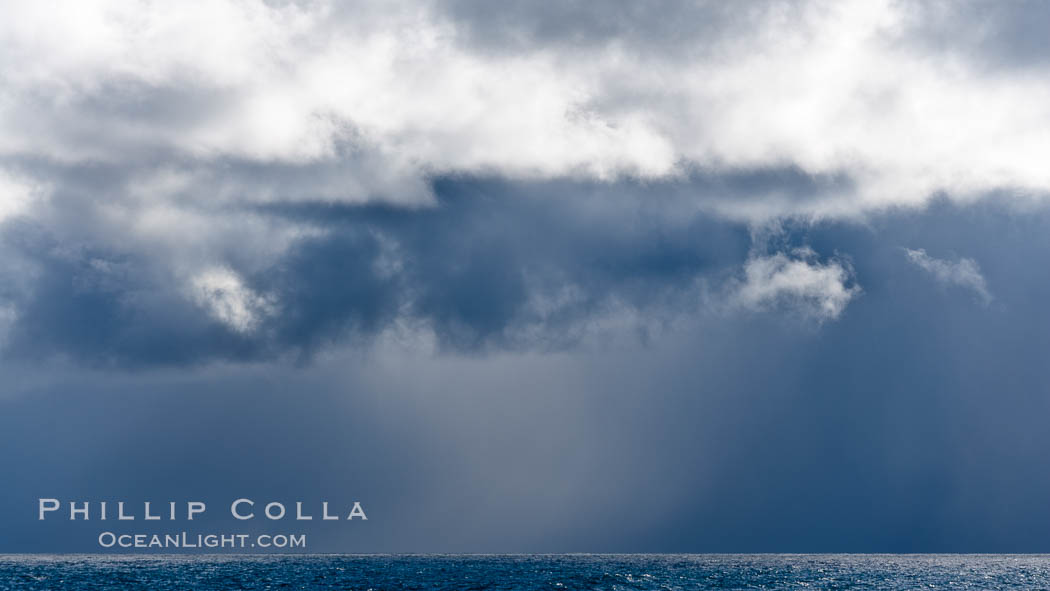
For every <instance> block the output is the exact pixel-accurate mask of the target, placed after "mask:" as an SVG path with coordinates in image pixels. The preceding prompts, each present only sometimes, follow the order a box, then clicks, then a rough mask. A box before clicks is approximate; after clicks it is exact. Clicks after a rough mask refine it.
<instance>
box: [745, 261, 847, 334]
mask: <svg viewBox="0 0 1050 591" xmlns="http://www.w3.org/2000/svg"><path fill="white" fill-rule="evenodd" d="M852 275H853V273H852V269H851V268H850V267H849V266H848V265H846V264H845V263H843V262H841V261H834V260H833V261H829V262H827V263H820V262H819V261H817V260H816V253H815V252H813V251H812V250H811V249H808V248H801V249H795V250H793V251H792V252H790V253H784V252H778V253H776V254H773V255H770V256H752V257H751V258H749V259H748V261H747V263H746V264H745V265H744V278H743V279H742V280H741V281H740V282H739V284H738V285H737V286H736V289H735V291H734V293H733V295H732V301H733V303H734V304H735V305H737V306H740V307H742V308H745V309H749V310H765V309H770V308H774V307H786V308H788V309H791V310H794V311H796V312H798V313H801V314H802V315H803V316H805V317H809V318H814V319H816V320H818V321H821V322H822V321H825V320H834V319H836V318H838V317H839V316H841V315H842V313H843V311H845V309H846V306H847V305H848V304H849V303H850V301H851V300H853V299H854V298H855V297H857V296H858V295H859V294H860V292H861V289H860V286H859V285H857V284H856V283H854V282H853V281H852Z"/></svg>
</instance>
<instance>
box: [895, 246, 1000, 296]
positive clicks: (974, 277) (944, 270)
mask: <svg viewBox="0 0 1050 591" xmlns="http://www.w3.org/2000/svg"><path fill="white" fill-rule="evenodd" d="M904 254H905V256H907V257H908V260H909V261H911V262H912V263H913V264H914V265H915V266H917V267H919V268H920V269H922V270H924V271H926V272H927V273H929V274H931V275H933V277H934V279H936V280H937V281H939V282H941V283H944V284H946V285H957V286H959V287H964V288H967V289H969V290H971V291H973V293H974V295H976V296H977V298H978V300H979V301H980V302H981V303H982V304H984V305H988V304H989V303H991V301H992V299H993V298H992V294H991V292H989V291H988V284H987V282H986V281H985V280H984V276H983V275H981V268H980V267H979V266H978V265H977V261H975V260H973V259H968V258H960V259H959V260H957V261H954V262H953V261H948V260H944V259H935V258H933V257H931V256H930V255H928V254H926V251H925V250H924V249H921V248H919V249H916V250H912V249H910V248H905V249H904Z"/></svg>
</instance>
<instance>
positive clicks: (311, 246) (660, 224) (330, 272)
mask: <svg viewBox="0 0 1050 591" xmlns="http://www.w3.org/2000/svg"><path fill="white" fill-rule="evenodd" d="M92 178H96V179H97V181H92V180H91V179H92ZM92 182H96V183H101V184H97V188H96V189H90V188H86V187H83V186H82V191H87V192H90V191H92V190H96V191H102V192H104V191H105V187H106V186H108V185H107V184H108V183H113V182H115V181H113V180H112V179H110V178H109V177H107V176H106V175H105V174H102V175H97V176H93V177H85V178H84V179H83V183H89V184H90V183H92ZM819 182H821V181H819V179H817V180H814V179H811V178H809V177H806V176H805V175H802V174H800V173H798V172H797V171H792V170H784V171H755V172H753V173H751V174H744V173H740V174H733V175H725V176H722V177H718V178H700V177H697V178H696V179H694V181H693V182H692V183H690V184H687V185H684V186H680V185H678V184H673V183H672V184H669V185H664V186H655V187H653V186H646V185H638V184H632V183H627V184H619V185H617V184H595V183H587V182H570V181H565V182H549V183H509V182H505V181H500V180H495V179H488V180H485V179H451V178H450V179H440V180H437V181H435V183H434V191H435V194H436V196H437V200H438V201H437V204H436V205H435V206H431V207H422V208H417V209H410V208H400V207H391V206H386V205H364V206H348V205H331V204H319V203H302V204H294V203H288V204H281V205H272V206H262V207H257V208H254V210H253V213H252V215H262V216H263V217H268V218H272V219H275V220H282V222H281V223H290V224H305V225H307V226H309V227H312V228H315V229H317V230H318V231H316V232H312V233H308V234H307V235H306V236H304V237H302V238H299V239H297V240H295V241H294V242H292V243H291V245H290V246H289V247H288V248H287V250H286V251H284V252H283V254H282V255H281V256H279V257H278V258H277V259H275V260H272V261H266V263H265V264H264V265H262V266H256V267H254V268H253V267H251V266H250V265H248V264H244V265H239V264H238V259H236V258H232V257H231V261H230V263H229V264H230V265H231V266H233V267H234V269H235V270H237V271H239V272H240V273H241V274H242V275H243V276H244V279H245V283H246V285H247V287H249V288H250V289H252V290H254V291H255V292H256V293H260V294H266V295H268V296H272V298H273V299H274V300H275V301H276V302H277V304H276V305H277V312H276V313H274V314H271V315H267V316H266V317H265V318H263V319H262V320H261V325H260V326H259V327H258V328H257V329H256V330H253V331H250V332H238V331H237V330H235V329H234V328H232V327H230V326H225V325H223V324H222V323H221V322H218V321H217V320H213V319H211V318H210V317H209V316H208V315H207V313H206V311H205V310H204V309H202V308H201V307H200V305H199V302H194V301H193V298H191V297H188V296H187V294H186V286H185V285H183V284H182V283H180V281H181V280H180V279H179V278H178V277H176V276H173V275H171V273H170V269H169V268H167V266H166V264H165V262H164V261H165V258H164V256H165V254H164V253H163V252H156V251H153V252H151V251H148V250H147V251H128V250H122V249H120V248H119V245H112V244H109V245H100V244H96V243H93V242H92V240H96V241H97V240H100V237H99V236H98V235H95V236H94V237H93V235H92V233H91V232H90V231H83V230H82V229H79V228H78V227H77V222H78V221H90V220H91V218H90V215H89V214H90V212H91V211H92V210H90V209H89V210H88V213H85V214H84V215H82V216H76V215H69V212H66V213H64V214H62V216H63V218H62V219H63V220H64V221H63V224H68V225H69V227H68V229H66V230H65V231H64V233H58V232H55V231H54V230H53V229H52V231H50V232H49V231H47V229H44V228H41V227H39V226H37V225H34V224H33V223H32V222H10V223H9V224H8V226H7V230H6V231H5V233H4V240H5V244H6V247H7V249H8V250H9V251H10V253H17V256H19V257H21V258H23V259H25V260H27V261H31V264H32V265H33V266H34V268H36V269H37V272H36V273H34V274H33V275H32V276H31V277H26V278H25V279H24V281H23V283H24V285H23V289H21V290H20V291H19V292H18V294H15V295H14V296H13V297H15V298H16V299H17V301H16V304H17V307H18V308H19V309H20V310H21V312H20V314H19V315H18V319H17V321H16V323H15V325H14V326H13V328H12V330H11V332H10V335H9V339H8V345H7V354H8V355H9V356H15V357H26V356H39V355H44V354H64V355H69V356H71V357H72V358H74V359H83V360H85V361H89V362H92V363H100V362H106V363H118V364H128V365H140V364H141V365H155V364H184V363H189V362H196V361H207V360H210V359H250V358H267V357H270V356H274V355H282V354H285V353H292V354H296V355H310V354H312V353H313V352H316V351H317V350H318V349H320V348H323V347H325V346H328V345H332V344H339V343H350V344H366V343H368V342H369V341H370V339H371V338H372V337H373V336H374V335H375V334H376V333H378V332H380V331H382V330H384V329H386V328H388V327H390V325H391V323H393V322H394V321H396V320H398V319H409V320H412V321H420V322H423V323H425V324H426V325H427V326H428V327H430V328H431V329H433V331H434V333H435V336H436V337H437V339H438V342H439V344H440V345H441V346H443V347H448V348H451V349H453V350H476V349H479V348H485V347H495V348H524V349H534V348H540V349H545V348H555V349H557V348H562V347H565V346H569V345H571V344H572V343H573V342H575V341H577V340H578V339H579V338H580V336H581V331H583V330H584V329H585V328H586V326H587V324H588V323H590V322H593V321H596V320H598V319H600V318H601V317H602V316H603V315H607V314H613V315H615V314H616V313H617V310H616V307H617V306H619V307H622V308H623V309H626V310H635V311H642V312H644V313H645V314H646V315H647V316H648V317H649V319H651V320H653V321H656V322H659V321H661V319H663V320H668V319H670V318H673V317H674V316H676V315H679V314H691V313H695V312H696V311H697V310H698V309H700V307H701V306H702V302H701V301H700V298H701V295H702V294H701V293H700V291H699V286H698V284H697V281H698V280H701V279H704V278H707V279H712V280H717V281H722V280H724V279H726V278H727V277H729V276H731V275H733V273H735V266H737V265H739V264H740V263H741V262H743V261H744V259H745V258H746V257H747V254H748V250H749V247H750V242H749V236H748V232H747V228H746V227H745V226H743V225H740V224H735V223H732V222H727V221H724V220H720V219H719V218H717V217H714V216H712V215H710V214H707V213H704V211H703V210H702V209H699V208H698V207H697V204H696V199H695V197H694V195H693V192H694V191H695V192H696V193H698V194H707V195H717V196H720V197H724V196H725V195H727V194H734V195H738V196H739V197H738V198H741V199H746V198H747V197H746V195H747V194H748V193H749V192H760V191H762V190H764V189H769V188H772V187H774V186H775V187H776V188H777V190H779V191H782V192H788V193H791V192H796V193H803V192H805V191H806V189H807V187H811V186H814V183H819ZM83 183H81V185H83ZM88 186H90V185H88ZM79 202H81V199H80V196H79V195H77V196H74V197H71V205H76V204H77V203H79ZM224 215H229V214H224ZM63 239H65V241H63ZM537 302H540V303H539V304H537ZM544 302H545V303H544Z"/></svg>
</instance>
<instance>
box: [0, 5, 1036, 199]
mask: <svg viewBox="0 0 1050 591" xmlns="http://www.w3.org/2000/svg"><path fill="white" fill-rule="evenodd" d="M741 12H742V13H747V14H748V15H750V16H749V18H751V19H753V21H754V22H753V29H754V30H753V31H749V32H746V33H741V34H739V35H737V36H735V37H732V38H729V39H722V40H721V41H719V42H718V43H717V47H715V48H714V49H712V48H711V47H709V46H710V45H711V44H712V41H711V40H710V39H709V38H708V37H710V36H709V35H708V36H705V35H697V36H696V38H694V39H684V40H683V41H682V43H683V47H682V48H680V51H677V52H674V53H672V52H659V51H645V48H642V47H637V46H633V45H631V44H630V43H622V42H618V40H617V39H611V40H610V41H609V42H607V43H604V44H598V45H596V46H594V47H591V48H587V49H579V48H574V47H571V46H564V45H556V44H552V45H550V46H545V45H542V44H539V45H534V46H523V47H521V48H519V49H518V50H517V51H512V52H495V51H486V50H484V49H479V48H477V47H475V46H472V45H471V44H469V43H466V42H465V41H464V25H463V24H462V23H459V22H457V21H456V20H454V19H451V18H449V17H448V16H447V15H445V14H444V13H443V11H442V8H441V7H440V5H437V4H433V3H430V2H418V3H411V2H407V3H374V4H371V3H360V4H358V5H356V7H355V9H354V12H353V14H340V13H338V11H337V7H336V6H335V5H330V4H329V3H327V2H311V3H304V4H301V5H300V4H296V3H279V4H267V3H262V2H251V1H233V0H229V1H218V2H209V3H207V4H203V5H201V4H193V5H187V4H183V3H140V2H132V1H124V0H95V1H77V2H68V3H62V6H61V7H60V8H54V7H50V6H49V7H44V5H42V4H40V3H37V2H28V1H27V2H14V3H12V4H11V5H9V6H8V7H7V9H6V13H7V14H6V18H5V19H4V20H3V23H0V56H2V57H0V71H2V72H3V74H2V82H3V84H2V88H3V90H2V92H0V127H2V129H3V131H4V133H3V134H2V136H0V157H26V156H35V157H45V158H48V159H52V160H57V161H61V162H85V161H109V162H121V161H125V160H129V159H130V160H132V161H138V160H141V159H142V158H143V155H149V156H151V157H155V155H156V154H158V153H159V154H168V155H169V156H170V158H171V159H184V160H185V159H188V161H190V162H195V163H197V165H202V164H203V165H207V163H208V162H212V161H215V162H216V164H215V166H217V167H220V168H217V169H216V170H218V171H220V172H221V170H222V169H221V160H222V159H229V158H233V159H246V160H249V161H258V162H261V163H284V164H288V165H306V164H311V163H318V162H342V163H345V165H346V166H347V167H348V168H347V173H346V174H344V175H342V176H341V177H338V178H319V179H317V183H315V185H314V186H313V187H307V188H304V189H302V193H303V194H304V196H306V197H311V198H313V197H317V196H321V197H323V198H326V199H332V200H345V201H360V200H365V199H377V198H378V199H385V200H390V201H396V202H402V203H406V202H410V203H420V202H423V201H426V199H427V195H426V187H425V183H423V182H422V179H423V178H425V176H426V175H427V174H429V173H432V172H451V173H456V172H478V173H496V174H500V175H506V176H525V177H544V178H549V177H555V176H564V175H571V176H584V177H589V178H595V179H613V178H617V177H619V176H622V175H636V176H642V177H648V178H668V177H675V176H677V175H681V174H682V173H683V168H682V167H681V164H682V163H683V162H685V163H691V165H699V166H701V167H708V168H711V167H713V168H715V169H719V168H721V169H741V168H749V167H759V168H761V167H770V166H782V165H796V166H798V167H800V168H801V169H802V170H804V171H805V172H807V173H812V174H834V173H841V172H845V173H847V174H849V175H851V176H852V178H853V179H854V181H855V183H856V185H855V190H853V191H844V192H843V194H839V195H833V196H831V197H829V198H828V199H822V200H819V201H810V202H806V203H798V202H792V201H790V200H783V199H779V198H777V196H775V195H772V196H766V197H767V199H766V201H765V202H764V207H761V208H755V207H754V204H753V203H751V204H747V207H746V208H742V207H740V204H739V203H737V200H730V199H727V200H722V201H717V202H716V203H715V204H714V206H715V207H716V208H718V209H719V210H721V211H723V212H724V213H726V214H728V215H735V216H740V217H747V218H756V217H770V216H777V215H800V214H801V215H816V216H842V215H857V214H859V213H863V212H865V211H868V210H871V209H879V208H883V207H886V206H889V205H895V204H921V203H923V202H924V201H925V200H927V199H928V198H929V197H930V195H931V194H932V193H933V192H935V191H940V190H944V191H948V192H949V193H950V194H952V195H955V196H959V197H963V198H969V197H972V196H974V195H976V194H979V193H981V192H983V191H987V190H990V189H995V188H1003V187H1007V188H1011V189H1014V190H1016V191H1019V192H1022V193H1023V192H1030V193H1031V192H1035V193H1039V192H1047V191H1050V170H1048V169H1047V167H1046V166H1044V165H1043V162H1042V160H1041V158H1040V157H1039V155H1040V154H1045V153H1047V152H1048V151H1050V136H1047V134H1045V133H1042V132H1041V130H1043V129H1046V128H1047V126H1048V125H1050V100H1048V99H1050V80H1047V79H1046V77H1045V76H1030V75H1028V74H1026V73H1025V72H988V71H987V69H985V68H979V67H977V66H971V65H970V64H968V63H967V62H965V61H962V60H960V59H957V58H952V57H951V56H949V55H940V54H933V53H930V52H926V53H924V52H923V50H922V46H921V45H919V44H914V43H905V42H903V41H902V40H901V36H902V35H903V34H904V32H905V31H907V30H910V29H909V27H910V26H911V25H912V24H913V21H914V20H915V19H916V18H920V17H919V16H917V15H918V14H919V12H918V11H913V10H909V9H908V7H907V6H905V5H902V4H900V3H896V2H890V1H888V0H886V1H869V0H863V1H861V0H858V1H853V2H841V3H832V4H825V3H823V2H810V3H806V4H803V5H801V7H799V8H792V9H784V8H782V7H781V8H776V7H775V5H774V7H765V8H762V9H756V10H751V9H749V10H746V11H745V10H744V9H741ZM359 162H367V163H368V165H367V166H365V165H360V164H355V163H359ZM376 171H378V172H376ZM237 180H238V179H236V178H235V177H233V176H229V177H227V178H225V179H224V181H225V182H226V183H231V182H232V183H234V186H232V187H228V190H225V191H207V190H205V189H203V188H198V191H204V192H205V193H206V194H207V196H208V197H209V198H230V199H247V200H272V199H275V198H288V195H287V194H283V195H281V196H275V195H273V194H272V192H270V191H267V190H266V188H265V187H260V186H253V185H252V184H251V183H248V182H247V181H244V186H240V185H238V184H236V182H235V181H237ZM242 180H243V179H242ZM220 184H222V183H220ZM206 186H212V185H206Z"/></svg>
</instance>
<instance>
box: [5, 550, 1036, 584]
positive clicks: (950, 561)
mask: <svg viewBox="0 0 1050 591" xmlns="http://www.w3.org/2000/svg"><path fill="white" fill-rule="evenodd" d="M0 589H72V590H77V589H153V590H164V589H362V590H366V589H375V590H383V589H413V590H427V589H457V590H481V589H551V590H558V591H564V590H566V589H624V590H626V589H1026V590H1031V589H1050V555H932V554H931V555H871V554H868V555H846V554H805V555H789V554H764V555H684V554H674V555H672V554H664V555H512V556H464V555H377V556H360V555H352V556H340V555H280V556H278V555H264V556H258V555H255V556H243V555H240V556H234V555H212V556H191V555H184V556H120V555H110V556H95V555H9V556H0Z"/></svg>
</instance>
